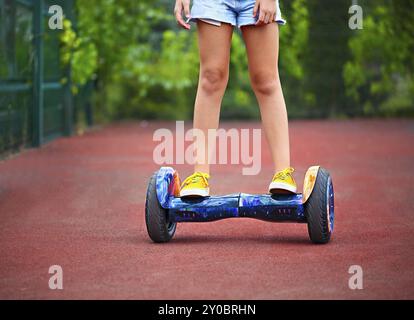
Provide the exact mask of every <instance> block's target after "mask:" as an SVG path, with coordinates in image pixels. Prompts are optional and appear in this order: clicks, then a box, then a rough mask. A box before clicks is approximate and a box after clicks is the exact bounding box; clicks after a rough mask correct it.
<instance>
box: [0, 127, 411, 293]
mask: <svg viewBox="0 0 414 320" xmlns="http://www.w3.org/2000/svg"><path fill="white" fill-rule="evenodd" d="M173 126H174V125H173V124H171V123H151V124H149V125H142V124H141V125H140V124H137V123H130V124H122V125H114V126H110V127H107V128H105V129H102V130H96V131H93V132H89V133H87V134H86V135H84V136H78V137H74V138H62V139H59V140H57V141H54V142H52V143H50V144H48V145H46V146H45V147H44V148H42V149H40V150H29V151H26V152H24V153H22V154H20V155H18V156H16V157H14V158H11V159H8V160H6V161H2V162H0V298H1V299H11V298H17V299H21V298H29V299H32V298H34V299H60V298H63V299H73V298H77V299H89V298H94V299H107V298H115V299H121V298H122V299H124V298H126V299H298V298H299V299H332V298H333V299H342V298H345V299H367V298H382V299H395V298H402V299H413V298H414V246H413V245H414V221H413V220H414V219H413V214H414V197H413V191H412V187H413V185H414V148H413V146H414V139H413V138H414V121H409V120H392V121H379V120H373V121H362V120H358V121H330V122H324V121H296V122H292V123H291V138H292V156H293V164H294V166H295V167H296V168H297V173H296V177H297V179H298V180H302V177H303V175H304V173H305V170H306V169H307V167H308V166H309V165H312V164H316V163H318V164H321V165H323V166H325V167H327V168H328V169H329V170H330V171H331V173H332V175H333V179H334V184H335V192H336V225H335V233H334V237H333V239H332V242H331V243H330V244H328V245H324V246H320V245H312V244H311V243H310V242H309V239H308V234H307V229H306V225H294V224H272V223H265V222H262V221H255V220H226V221H221V222H215V223H212V224H186V225H179V226H178V230H177V234H176V237H175V239H174V240H173V242H171V243H169V244H167V245H155V244H153V243H151V242H150V240H149V239H148V237H147V233H146V229H145V223H144V198H145V191H146V184H147V181H148V178H149V176H150V175H151V173H152V172H154V171H155V170H156V169H157V166H156V165H154V163H153V161H152V152H153V148H154V146H155V143H154V142H152V134H153V131H154V130H155V129H156V128H159V127H170V128H173ZM224 126H225V127H233V126H235V127H238V128H253V127H259V124H255V123H227V124H225V125H224ZM264 146H265V145H264ZM178 169H179V170H180V171H181V172H182V175H185V174H187V173H189V172H190V170H191V168H190V167H189V166H180V167H178ZM213 172H214V173H213V179H212V181H211V182H212V184H213V191H214V192H215V193H219V194H222V193H232V192H239V191H243V192H254V193H262V192H265V191H266V186H267V184H268V182H269V179H270V178H271V176H272V167H271V161H270V158H269V153H268V150H267V149H266V148H264V149H263V167H262V172H261V173H260V175H258V176H257V177H254V178H252V177H246V176H244V177H243V176H242V175H241V167H240V166H222V167H219V166H217V167H214V168H213ZM301 184H302V183H300V185H301ZM55 264H57V265H61V266H62V268H63V286H64V289H63V290H62V291H52V290H50V289H49V288H48V280H49V276H50V275H49V274H48V269H49V267H50V266H51V265H55ZM351 265H360V266H361V267H362V268H363V271H364V278H363V279H364V283H363V285H364V289H363V290H357V291H353V290H350V289H349V288H348V280H349V277H350V274H348V268H349V267H350V266H351Z"/></svg>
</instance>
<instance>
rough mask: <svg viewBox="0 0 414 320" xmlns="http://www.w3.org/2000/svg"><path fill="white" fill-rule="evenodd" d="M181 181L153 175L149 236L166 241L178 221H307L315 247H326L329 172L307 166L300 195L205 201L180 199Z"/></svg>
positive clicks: (172, 174) (330, 222)
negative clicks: (248, 219) (316, 244)
mask: <svg viewBox="0 0 414 320" xmlns="http://www.w3.org/2000/svg"><path fill="white" fill-rule="evenodd" d="M179 191H180V178H179V175H178V173H177V171H175V170H174V169H173V168H169V167H163V168H161V169H160V170H159V171H158V172H155V173H154V175H153V176H152V177H151V179H150V182H149V184H148V190H147V197H146V202H145V221H146V225H147V231H148V235H149V237H150V238H151V239H152V240H153V241H154V242H156V243H165V242H169V241H170V240H171V239H172V238H173V236H174V234H175V231H176V228H177V223H181V222H212V221H217V220H222V219H228V218H253V219H258V220H264V221H270V222H295V223H307V224H308V232H309V237H310V240H311V241H312V242H313V243H328V242H329V240H330V239H331V235H332V232H333V229H334V190H333V184H332V179H331V176H330V174H329V172H328V171H327V170H326V169H323V168H321V167H319V166H314V167H311V168H310V169H309V170H308V171H307V173H306V176H305V181H304V186H303V193H301V194H286V195H282V194H281V195H271V194H264V195H251V194H245V193H238V194H231V195H225V196H210V197H206V198H180V197H179Z"/></svg>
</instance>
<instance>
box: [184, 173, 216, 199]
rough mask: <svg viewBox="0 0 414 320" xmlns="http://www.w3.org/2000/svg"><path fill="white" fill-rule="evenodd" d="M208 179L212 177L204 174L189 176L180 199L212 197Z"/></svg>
mask: <svg viewBox="0 0 414 320" xmlns="http://www.w3.org/2000/svg"><path fill="white" fill-rule="evenodd" d="M208 179H210V176H209V175H208V174H207V173H202V172H196V173H194V174H193V175H191V176H189V177H188V178H187V179H185V180H184V182H183V184H182V186H181V191H180V197H208V196H209V195H210V188H209V185H208Z"/></svg>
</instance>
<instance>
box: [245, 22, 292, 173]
mask: <svg viewBox="0 0 414 320" xmlns="http://www.w3.org/2000/svg"><path fill="white" fill-rule="evenodd" d="M242 33H243V38H244V40H245V43H246V48H247V55H248V59H249V71H250V78H251V82H252V88H253V90H254V92H255V94H256V97H257V100H258V103H259V106H260V112H261V116H262V122H263V128H264V131H265V135H266V137H267V140H268V142H269V145H270V150H271V153H272V157H273V163H274V170H275V172H279V171H282V170H284V169H286V168H288V167H290V148H289V128H288V117H287V111H286V104H285V100H284V97H283V91H282V87H281V84H280V79H279V71H278V56H279V26H278V25H277V24H276V23H271V24H268V25H264V26H245V27H242Z"/></svg>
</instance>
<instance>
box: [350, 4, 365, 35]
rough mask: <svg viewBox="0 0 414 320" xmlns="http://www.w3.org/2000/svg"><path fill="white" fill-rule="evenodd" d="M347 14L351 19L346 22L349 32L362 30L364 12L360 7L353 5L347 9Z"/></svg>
mask: <svg viewBox="0 0 414 320" xmlns="http://www.w3.org/2000/svg"><path fill="white" fill-rule="evenodd" d="M348 13H349V14H350V15H351V17H350V18H349V20H348V26H349V29H351V30H362V29H364V10H363V9H362V7H361V6H359V5H357V4H353V5H352V6H350V7H349V10H348Z"/></svg>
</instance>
